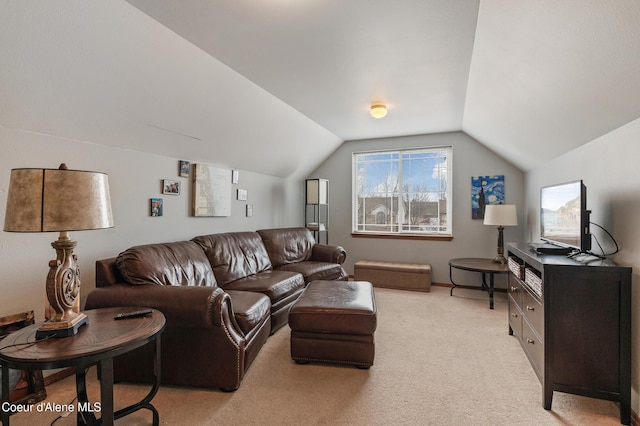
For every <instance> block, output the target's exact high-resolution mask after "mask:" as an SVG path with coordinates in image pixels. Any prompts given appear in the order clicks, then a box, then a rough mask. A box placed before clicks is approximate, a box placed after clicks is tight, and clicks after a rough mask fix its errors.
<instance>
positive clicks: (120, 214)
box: [0, 127, 303, 320]
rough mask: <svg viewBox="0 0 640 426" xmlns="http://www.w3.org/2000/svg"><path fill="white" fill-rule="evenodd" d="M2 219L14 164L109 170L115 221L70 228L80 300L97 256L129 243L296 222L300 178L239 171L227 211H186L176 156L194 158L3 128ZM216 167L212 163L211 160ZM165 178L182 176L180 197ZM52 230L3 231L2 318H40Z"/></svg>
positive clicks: (187, 188)
mask: <svg viewBox="0 0 640 426" xmlns="http://www.w3.org/2000/svg"><path fill="white" fill-rule="evenodd" d="M0 147H2V156H0V223H2V224H4V216H5V207H6V202H7V189H8V185H9V177H10V170H11V169H13V168H19V167H35V168H57V167H58V166H59V165H60V163H63V162H64V163H66V164H67V166H68V167H69V168H70V169H83V170H96V171H101V172H105V173H107V174H108V175H109V184H110V188H111V198H112V208H113V215H114V221H115V227H114V228H112V229H106V230H97V231H81V232H72V233H71V238H72V239H74V240H76V241H77V242H78V246H77V248H76V250H75V253H76V254H77V256H78V261H79V264H80V270H81V276H82V288H81V295H82V301H83V302H84V299H85V297H86V295H87V294H88V293H89V291H91V289H93V288H94V287H95V261H96V260H97V259H102V258H106V257H111V256H116V255H117V254H118V253H119V252H121V251H123V250H125V249H126V248H128V247H130V246H132V245H137V244H147V243H153V242H164V241H177V240H186V239H190V238H192V237H194V236H196V235H202V234H209V233H218V232H227V231H245V230H256V229H261V228H271V227H281V226H300V225H301V224H302V222H303V218H302V207H301V206H302V201H303V197H302V193H303V185H302V182H301V181H289V180H286V179H282V178H277V177H273V176H267V175H263V174H257V173H252V172H250V171H246V170H242V164H238V165H237V169H238V170H239V171H240V182H239V184H238V185H233V192H234V194H233V198H232V214H231V216H230V217H215V218H202V217H197V218H196V217H191V216H190V205H191V204H190V200H191V196H190V193H191V185H190V181H189V179H187V178H180V177H178V175H177V173H178V160H188V161H191V162H194V163H197V162H198V159H197V158H168V157H163V156H158V155H152V154H144V153H141V152H137V151H130V150H123V149H120V148H115V147H106V146H102V145H96V144H92V143H87V142H82V141H75V140H70V139H64V138H58V137H51V136H46V135H41V134H36V133H32V132H25V131H19V130H13V129H7V128H3V127H0ZM211 165H216V164H211ZM162 179H177V180H180V181H181V182H182V185H183V187H182V191H181V194H180V195H178V196H172V195H163V194H162V193H161V180H162ZM238 188H241V189H246V190H248V194H249V198H248V201H237V200H235V190H236V189H238ZM156 197H161V198H163V200H164V215H163V216H162V217H157V218H156V217H150V216H149V199H150V198H156ZM247 203H250V204H253V217H250V218H248V217H246V215H245V205H246V204H247ZM57 238H58V234H57V233H11V232H0V271H2V280H0V294H1V295H2V296H1V299H0V300H1V303H0V316H3V315H9V314H13V313H17V312H22V311H25V310H34V311H35V313H36V317H37V318H36V319H38V320H40V319H42V316H43V311H44V303H45V299H46V297H45V278H46V275H47V272H48V266H47V265H48V262H49V260H52V259H55V251H54V250H53V248H52V247H51V245H50V243H51V242H52V241H54V240H56V239H57Z"/></svg>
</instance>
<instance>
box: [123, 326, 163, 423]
mask: <svg viewBox="0 0 640 426" xmlns="http://www.w3.org/2000/svg"><path fill="white" fill-rule="evenodd" d="M153 348H154V356H153V367H154V368H153V373H154V376H155V377H154V381H153V382H154V383H153V386H152V388H151V390H150V391H149V393H148V394H147V396H146V397H144V399H143V400H142V401H140V402H138V403H136V404H133V405H130V406H128V407H125V408H123V409H121V410H118V411H117V412H116V413H115V414H114V416H115V418H116V419H119V418H121V417H124V416H126V415H129V414H131V413H133V412H134V411H138V410H140V409H142V408H146V409H147V410H149V411H151V413H152V415H153V425H154V426H157V425H159V424H160V416H159V415H158V411H157V410H156V407H154V406H153V405H151V400H152V399H153V397H154V396H155V395H156V393H157V392H158V388H159V387H160V336H158V337H156V339H155V343H154V345H153Z"/></svg>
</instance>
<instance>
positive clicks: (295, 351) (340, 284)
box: [289, 281, 377, 369]
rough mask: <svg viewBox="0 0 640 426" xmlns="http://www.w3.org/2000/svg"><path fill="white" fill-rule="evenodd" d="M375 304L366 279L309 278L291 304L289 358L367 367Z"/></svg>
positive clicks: (370, 360) (372, 351) (371, 354)
mask: <svg viewBox="0 0 640 426" xmlns="http://www.w3.org/2000/svg"><path fill="white" fill-rule="evenodd" d="M376 321H377V320H376V303H375V297H374V294H373V286H372V285H371V283H370V282H367V281H312V282H310V283H309V285H308V286H307V288H306V289H305V290H304V293H302V296H300V298H299V299H298V300H297V301H296V303H295V304H294V305H293V306H292V307H291V311H290V312H289V327H290V328H291V358H292V359H293V360H294V361H296V362H297V363H299V364H306V363H307V362H310V361H313V362H328V363H340V364H351V365H355V366H356V367H358V368H365V369H366V368H369V367H371V366H372V365H373V359H374V356H375V348H374V340H373V334H374V332H375V330H376V326H377V322H376Z"/></svg>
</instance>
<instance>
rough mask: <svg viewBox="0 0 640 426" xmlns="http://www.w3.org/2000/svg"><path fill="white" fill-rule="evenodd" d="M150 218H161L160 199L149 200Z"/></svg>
mask: <svg viewBox="0 0 640 426" xmlns="http://www.w3.org/2000/svg"><path fill="white" fill-rule="evenodd" d="M149 213H150V214H151V216H153V217H160V216H162V198H151V210H150V211H149Z"/></svg>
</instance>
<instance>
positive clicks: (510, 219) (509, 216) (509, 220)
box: [484, 204, 518, 264]
mask: <svg viewBox="0 0 640 426" xmlns="http://www.w3.org/2000/svg"><path fill="white" fill-rule="evenodd" d="M484 224H485V225H495V226H497V227H498V255H497V256H496V257H495V258H494V259H493V261H494V262H496V263H502V264H505V263H507V259H505V257H504V237H503V236H502V231H503V230H504V227H505V226H516V225H517V224H518V215H517V212H516V206H515V204H489V205H487V206H486V209H485V211H484Z"/></svg>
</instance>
